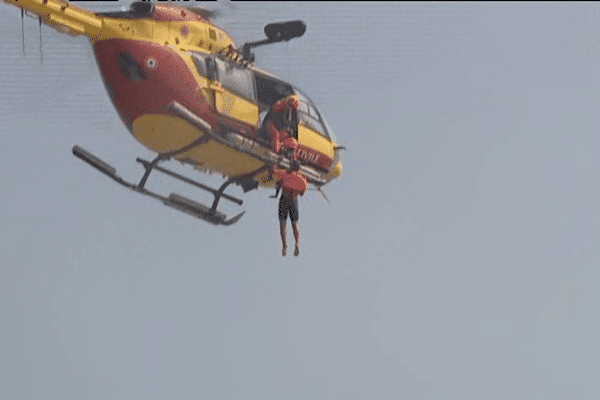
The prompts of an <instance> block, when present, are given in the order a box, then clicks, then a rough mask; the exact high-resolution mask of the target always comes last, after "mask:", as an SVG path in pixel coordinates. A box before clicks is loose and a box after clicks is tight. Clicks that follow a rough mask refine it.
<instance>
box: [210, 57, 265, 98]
mask: <svg viewBox="0 0 600 400" xmlns="http://www.w3.org/2000/svg"><path fill="white" fill-rule="evenodd" d="M215 62H216V64H217V71H218V75H219V81H220V82H221V85H223V87H224V88H225V89H227V90H229V91H231V92H232V93H235V94H237V95H238V96H240V97H243V98H245V99H246V100H250V101H252V102H256V96H255V95H254V79H252V72H250V71H249V70H248V69H246V68H244V67H239V66H237V65H233V64H229V63H226V62H224V61H223V60H220V59H218V58H216V59H215Z"/></svg>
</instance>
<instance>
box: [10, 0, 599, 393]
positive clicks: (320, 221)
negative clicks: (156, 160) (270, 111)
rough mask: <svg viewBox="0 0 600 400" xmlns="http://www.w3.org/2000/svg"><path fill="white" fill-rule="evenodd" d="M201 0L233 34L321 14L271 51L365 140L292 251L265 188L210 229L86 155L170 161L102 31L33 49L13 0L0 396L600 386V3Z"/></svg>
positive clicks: (264, 58)
mask: <svg viewBox="0 0 600 400" xmlns="http://www.w3.org/2000/svg"><path fill="white" fill-rule="evenodd" d="M128 4H129V2H127V1H120V2H118V3H113V4H112V5H113V6H114V7H113V9H114V8H118V7H120V6H121V5H125V6H127V5H128ZM80 5H81V6H83V7H87V8H89V9H94V10H104V11H106V10H108V9H109V7H107V3H93V2H92V3H80ZM207 6H209V7H213V8H219V9H221V10H223V11H225V12H226V13H225V14H224V16H223V17H221V18H220V19H218V20H217V21H216V22H217V23H220V24H222V26H224V27H225V28H226V29H228V30H229V31H230V33H231V34H232V36H233V38H234V40H235V41H236V42H237V43H238V45H241V44H243V43H244V42H245V41H248V40H257V39H260V38H261V37H262V35H263V33H262V27H263V26H264V25H265V24H267V23H269V22H273V21H284V20H291V19H302V20H304V21H305V22H306V24H307V27H308V28H307V32H306V34H305V35H304V37H302V38H300V39H297V40H294V41H291V42H289V43H283V44H276V45H272V46H269V47H265V48H261V49H257V50H256V56H257V64H258V65H259V66H260V67H262V68H265V69H267V70H269V71H273V72H274V73H275V74H277V75H279V76H280V77H282V78H284V79H287V80H289V81H290V82H292V83H293V84H295V85H297V86H298V87H300V88H301V89H302V90H303V91H304V92H305V93H307V94H308V96H310V97H311V98H312V99H313V100H314V101H315V102H316V103H317V105H318V106H319V107H320V109H321V110H322V111H324V113H325V115H326V116H327V119H328V120H329V122H330V124H331V125H332V127H333V128H334V130H335V132H336V135H337V137H338V139H339V141H340V144H343V145H345V146H346V147H347V148H348V150H347V152H346V153H345V155H344V174H343V176H342V177H341V178H340V179H339V180H337V181H335V182H333V183H331V184H330V185H329V186H327V187H326V189H325V191H326V193H327V195H328V197H329V198H330V200H331V203H330V204H328V203H326V202H325V201H324V200H323V199H322V198H321V197H319V196H318V195H317V193H315V192H308V193H307V194H306V195H305V196H304V197H303V198H301V200H300V213H301V223H300V226H301V238H302V253H301V255H300V257H298V258H294V257H293V256H291V257H290V256H288V257H287V258H285V259H284V258H282V257H281V250H280V241H279V232H278V222H277V215H276V211H277V202H276V201H274V200H272V199H269V198H268V195H270V194H272V192H271V191H265V190H261V191H253V192H250V193H248V194H246V195H244V205H243V206H242V208H241V209H243V210H246V215H245V216H244V217H243V218H242V219H241V220H240V222H239V223H237V224H236V225H234V226H232V227H214V226H212V225H208V224H206V223H203V222H201V221H199V220H196V219H194V218H192V217H190V216H188V215H186V214H183V213H180V212H177V211H175V210H172V209H169V208H167V207H164V206H162V205H161V204H160V203H159V202H157V201H155V200H152V199H149V198H146V197H143V196H140V195H138V194H136V193H133V192H131V191H128V190H126V189H124V188H123V187H121V186H119V185H117V184H116V183H114V182H113V181H111V180H110V179H108V178H106V177H105V176H104V175H102V174H100V173H99V172H97V171H96V170H94V169H92V168H91V167H89V166H88V165H86V164H84V163H83V162H81V161H80V160H79V159H77V158H75V157H73V155H72V154H71V148H72V147H73V145H75V144H77V145H80V146H82V147H84V148H85V149H87V150H89V151H91V152H93V153H94V154H96V155H98V156H100V157H101V158H103V159H104V160H106V161H107V162H109V163H111V164H112V165H114V166H115V167H116V168H117V170H118V172H119V173H120V174H121V175H122V176H123V177H125V178H127V179H130V180H137V179H139V177H140V176H141V174H142V172H143V169H142V168H141V167H140V165H139V164H137V163H136V162H135V158H136V157H139V156H142V157H146V158H151V157H152V156H153V155H152V154H151V153H150V152H149V151H147V150H146V149H144V148H143V147H142V146H141V145H140V144H139V143H138V142H136V141H135V139H134V138H133V137H132V136H131V134H130V133H129V132H128V131H127V130H126V129H125V127H124V126H123V124H122V122H121V121H120V119H119V117H118V115H117V113H116V111H115V109H114V108H113V106H112V104H111V102H110V100H109V97H108V95H107V93H106V91H105V89H104V86H103V84H102V81H101V78H100V75H99V72H98V68H97V66H96V64H95V61H94V57H93V52H92V50H91V46H90V44H89V42H88V41H87V39H85V38H82V37H76V38H72V37H69V36H65V35H59V34H58V33H56V32H55V31H52V30H51V29H49V28H48V27H43V28H42V51H43V63H42V65H40V45H39V31H38V27H37V21H36V20H35V19H31V18H26V19H25V21H24V22H25V56H23V46H22V37H21V20H20V12H19V10H18V9H16V8H14V7H10V6H8V5H2V4H0V54H2V57H1V58H0V132H1V135H2V145H1V146H0V188H1V190H0V210H1V211H0V228H1V230H0V399H10V400H13V399H75V400H80V399H89V400H96V399H99V400H104V399H111V398H114V399H180V398H181V399H200V398H202V399H423V400H434V399H435V400H437V399H443V400H481V399H486V400H520V399H523V400H536V399H539V400H563V399H577V400H580V399H581V400H596V399H598V398H600V379H599V378H600V342H599V340H598V337H600V294H599V293H600V292H599V291H598V284H599V283H600V271H599V269H600V228H599V226H600V211H599V204H600V187H599V183H598V182H599V181H598V173H599V172H600V168H599V167H600V165H599V164H600V163H599V161H598V159H599V158H598V151H599V148H600V5H598V4H595V3H575V4H570V3H536V4H528V3H494V4H487V3H399V2H398V3H397V2H385V3H380V4H374V3H369V4H365V3H344V2H341V3H335V2H327V3H316V2H315V3H313V2H311V3H308V2H307V3H302V2H268V3H258V2H236V3H235V5H231V4H224V3H220V2H219V3H209V4H207ZM174 168H175V169H178V170H179V171H183V172H185V173H187V174H188V175H191V176H194V177H196V178H197V179H205V180H207V181H209V182H211V183H213V184H216V185H218V184H219V183H220V182H221V181H220V180H219V179H218V177H215V176H212V177H204V176H203V175H200V174H198V173H197V172H195V171H193V170H191V169H188V168H181V167H180V166H178V165H175V166H174ZM149 185H150V186H151V187H152V188H154V189H155V190H157V191H159V192H161V193H165V194H168V193H170V192H171V191H177V192H181V193H184V194H185V193H187V194H188V195H191V196H196V197H197V198H199V199H200V200H201V201H210V200H211V198H210V197H206V196H205V194H203V193H198V192H196V191H194V190H193V189H189V188H185V187H182V185H179V184H178V183H174V182H171V181H169V180H167V179H163V178H162V177H159V176H158V175H157V176H153V177H151V179H150V181H149ZM229 191H230V192H231V193H232V194H234V195H240V196H242V191H241V190H240V189H239V188H237V187H235V188H232V189H230V190H229ZM227 211H229V212H231V213H235V212H237V211H238V209H236V208H235V206H233V207H230V208H228V210H227ZM288 233H289V235H290V237H289V240H290V241H291V240H292V238H291V232H288Z"/></svg>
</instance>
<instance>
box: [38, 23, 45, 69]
mask: <svg viewBox="0 0 600 400" xmlns="http://www.w3.org/2000/svg"><path fill="white" fill-rule="evenodd" d="M38 22H39V25H40V65H41V64H42V62H43V60H44V55H43V54H42V17H41V16H40V17H38Z"/></svg>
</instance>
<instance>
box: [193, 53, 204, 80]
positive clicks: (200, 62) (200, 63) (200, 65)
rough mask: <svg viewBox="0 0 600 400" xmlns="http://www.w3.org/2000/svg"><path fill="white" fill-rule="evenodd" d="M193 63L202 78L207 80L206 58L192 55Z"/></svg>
mask: <svg viewBox="0 0 600 400" xmlns="http://www.w3.org/2000/svg"><path fill="white" fill-rule="evenodd" d="M192 61H193V62H194V65H195V66H196V69H197V70H198V73H199V74H200V76H203V77H205V78H207V77H208V70H207V68H206V61H205V59H204V57H199V56H197V55H195V54H194V55H192Z"/></svg>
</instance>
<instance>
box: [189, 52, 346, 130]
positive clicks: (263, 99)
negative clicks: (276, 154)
mask: <svg viewBox="0 0 600 400" xmlns="http://www.w3.org/2000/svg"><path fill="white" fill-rule="evenodd" d="M190 55H191V57H192V61H193V62H194V65H195V66H196V70H197V71H198V73H199V74H200V75H201V76H202V77H205V78H207V79H208V80H210V81H219V82H220V83H221V85H222V86H223V88H224V89H226V90H228V91H230V92H231V93H232V94H234V95H236V96H239V97H240V98H242V99H243V100H245V101H248V102H250V103H253V104H255V105H257V106H258V113H259V118H258V121H257V122H258V126H259V127H260V126H262V122H263V121H264V119H265V117H266V115H267V114H268V112H269V110H270V109H271V106H272V105H273V104H275V102H277V101H278V100H279V99H282V98H284V97H286V96H289V95H291V94H295V95H296V96H297V97H298V100H299V103H300V106H299V109H298V119H299V124H300V125H301V126H304V127H305V128H308V129H310V130H311V131H314V132H316V133H317V134H319V135H320V136H322V137H324V138H325V139H327V140H328V141H334V140H335V136H334V134H333V131H332V130H331V128H330V127H329V125H328V124H327V121H326V120H325V119H324V117H323V115H322V114H321V113H320V112H319V110H318V109H317V107H316V105H315V104H314V103H313V102H312V101H311V100H310V99H309V98H308V96H306V95H305V94H304V93H302V92H301V91H300V90H299V89H298V88H296V87H294V86H292V85H290V84H289V83H287V82H285V81H283V80H280V79H278V78H275V77H273V76H271V75H269V74H266V73H263V72H261V71H259V70H257V69H254V68H247V67H244V66H240V65H239V64H237V63H235V62H231V61H229V60H227V59H224V58H221V57H215V56H213V55H210V54H207V53H201V52H196V51H190ZM261 139H263V140H268V138H267V137H266V134H264V132H262V129H261Z"/></svg>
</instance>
